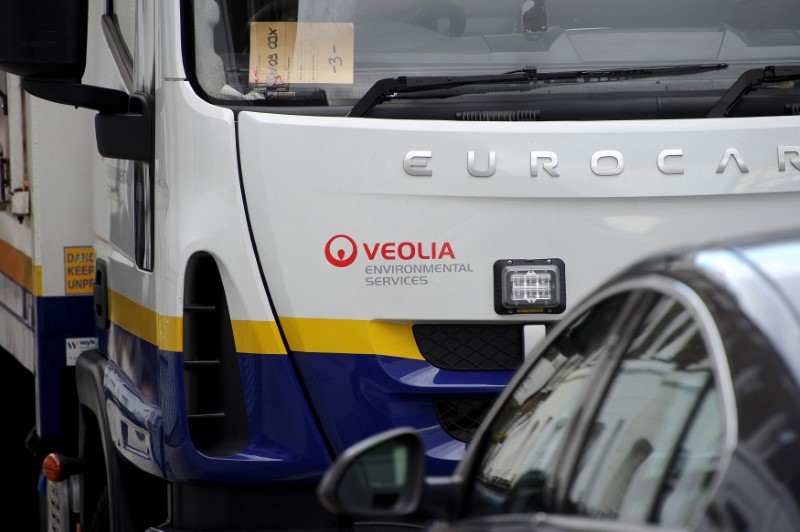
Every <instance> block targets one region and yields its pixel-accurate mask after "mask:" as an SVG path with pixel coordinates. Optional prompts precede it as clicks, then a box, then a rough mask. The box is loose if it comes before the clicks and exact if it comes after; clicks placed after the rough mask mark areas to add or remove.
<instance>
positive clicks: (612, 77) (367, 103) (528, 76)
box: [347, 63, 728, 117]
mask: <svg viewBox="0 0 800 532" xmlns="http://www.w3.org/2000/svg"><path fill="white" fill-rule="evenodd" d="M724 68H728V65H727V63H709V64H699V65H670V66H662V67H646V68H617V69H605V70H568V71H564V72H538V71H537V70H536V69H535V68H533V67H527V68H522V69H519V70H512V71H510V72H505V73H503V74H484V75H478V76H400V77H398V78H385V79H381V80H379V81H377V82H376V83H375V84H374V85H373V86H372V87H370V89H369V90H368V91H367V92H366V93H365V94H364V96H363V97H362V98H361V99H360V100H358V102H357V103H356V104H355V105H354V106H353V108H352V109H351V110H350V112H349V113H348V114H347V116H358V117H364V116H367V115H368V114H369V113H370V112H371V111H372V109H374V108H375V106H376V105H379V104H381V103H383V102H385V101H388V100H391V99H393V98H395V96H397V95H398V94H405V93H410V92H425V91H434V90H442V89H452V88H455V87H463V86H465V85H495V84H513V83H537V82H545V83H549V82H584V83H588V82H597V81H617V80H622V79H632V78H645V77H650V76H674V75H679V74H693V73H698V72H707V71H710V70H722V69H724Z"/></svg>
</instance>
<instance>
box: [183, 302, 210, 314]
mask: <svg viewBox="0 0 800 532" xmlns="http://www.w3.org/2000/svg"><path fill="white" fill-rule="evenodd" d="M183 310H184V312H214V311H216V310H217V307H216V306H214V305H200V304H197V303H186V304H185V305H184V306H183Z"/></svg>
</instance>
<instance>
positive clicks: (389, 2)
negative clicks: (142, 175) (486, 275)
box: [185, 0, 800, 106]
mask: <svg viewBox="0 0 800 532" xmlns="http://www.w3.org/2000/svg"><path fill="white" fill-rule="evenodd" d="M191 5H192V11H191V15H192V16H191V17H185V20H187V25H188V27H187V34H188V35H191V36H193V40H192V41H188V42H193V46H194V54H193V56H192V60H193V62H194V64H193V68H191V69H190V70H191V71H193V72H194V74H195V81H196V85H197V86H198V87H199V89H200V90H201V91H202V92H203V93H205V95H206V96H207V97H210V98H212V99H215V100H222V101H223V102H224V101H226V100H227V101H238V102H250V103H253V104H256V105H272V106H275V105H284V106H285V105H289V106H293V105H294V106H299V105H302V106H314V105H321V106H336V105H342V106H352V105H354V104H355V102H357V101H358V100H359V99H360V98H361V97H362V96H363V95H364V94H365V92H366V91H367V90H368V89H369V88H370V87H371V86H372V85H373V84H374V83H375V82H376V81H377V80H380V79H383V78H394V77H399V76H441V75H445V76H447V75H457V76H463V75H476V74H480V75H486V74H500V73H504V72H509V71H512V70H517V69H521V68H526V67H535V68H536V69H537V70H538V71H539V72H555V71H564V70H575V69H582V70H585V69H609V68H631V67H634V68H646V67H657V66H667V65H687V64H688V65H692V64H704V63H725V64H727V65H728V66H729V67H728V68H726V69H723V70H717V71H710V72H699V73H686V74H683V75H679V76H670V77H669V78H666V77H663V79H662V78H660V77H659V76H658V75H656V76H654V77H652V78H645V79H636V80H624V81H613V82H609V83H571V84H570V83H567V84H563V83H560V84H558V85H555V86H554V85H553V84H552V83H549V84H548V83H539V84H536V83H534V84H529V85H528V86H525V87H516V86H515V87H509V86H506V85H495V86H493V87H492V89H491V90H492V91H494V93H495V94H494V96H495V97H496V96H497V92H498V91H499V92H513V91H517V92H519V91H529V92H535V91H539V92H546V93H547V94H553V93H561V94H567V95H568V94H573V93H580V94H586V93H597V92H615V93H618V92H620V91H624V92H627V93H655V92H659V91H661V92H664V91H672V92H675V91H678V92H681V91H698V90H705V91H709V90H716V91H724V90H725V89H726V88H728V87H729V86H731V85H732V84H733V82H734V81H735V80H736V78H737V77H738V76H739V75H740V74H741V73H742V72H743V71H744V70H747V69H751V68H762V67H765V66H768V65H780V64H787V63H791V62H792V61H796V58H798V57H800V33H799V32H798V30H800V3H798V2H795V1H793V0H671V1H669V2H667V1H663V0H661V1H655V0H547V1H545V0H493V1H487V0H272V1H270V0H193V2H192V3H191ZM189 21H191V22H189ZM665 80H666V82H665ZM485 89H486V88H485V87H484V90H482V91H481V93H482V94H483V95H484V98H486V97H489V96H488V94H489V92H490V91H488V90H485ZM461 90H463V88H462V89H461ZM468 92H469V93H471V94H475V93H476V92H478V91H477V89H476V88H470V90H469V91H468Z"/></svg>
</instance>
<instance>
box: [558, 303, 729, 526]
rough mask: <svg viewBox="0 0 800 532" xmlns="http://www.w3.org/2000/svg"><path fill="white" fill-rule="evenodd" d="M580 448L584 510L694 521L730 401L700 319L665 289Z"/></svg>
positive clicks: (577, 486) (573, 498) (578, 491)
mask: <svg viewBox="0 0 800 532" xmlns="http://www.w3.org/2000/svg"><path fill="white" fill-rule="evenodd" d="M590 426H591V430H590V431H589V436H588V438H587V439H586V441H585V443H584V445H583V449H582V451H581V453H580V458H579V461H578V465H577V469H576V471H575V473H574V475H573V482H572V484H571V486H570V488H569V501H568V508H570V509H571V510H572V511H574V512H575V513H578V514H581V515H586V516H591V517H596V518H604V519H618V520H620V521H625V522H634V523H663V524H669V525H676V526H680V525H685V524H687V523H688V521H689V520H690V518H691V517H692V515H693V513H694V510H695V509H696V507H697V505H698V504H700V503H701V501H702V500H703V495H704V494H705V493H706V492H707V490H708V487H709V484H710V482H711V480H712V478H713V476H714V472H715V468H716V465H717V463H718V461H719V457H720V454H721V451H722V448H723V425H722V407H721V404H720V399H719V397H718V393H717V391H716V389H715V385H714V375H713V370H712V365H711V361H710V357H709V354H708V351H707V349H706V347H705V344H704V342H703V339H702V336H701V334H700V328H699V324H698V322H697V321H696V320H695V319H694V317H693V315H692V313H691V312H690V311H689V310H688V309H687V308H686V307H684V306H683V305H682V304H681V303H679V302H678V301H676V300H675V299H672V298H670V297H667V296H660V297H659V298H658V299H657V300H656V301H655V303H654V304H653V306H652V307H651V308H650V309H649V311H648V312H647V314H646V317H645V319H644V321H642V323H641V324H640V325H639V326H638V330H637V331H636V333H635V334H634V337H633V340H632V341H631V343H630V345H629V347H628V348H627V350H626V352H625V354H624V356H623V358H622V360H621V362H620V364H619V367H618V368H617V370H616V372H615V375H614V377H613V378H612V380H611V382H610V384H609V388H608V392H607V394H606V396H605V397H604V399H603V401H602V403H601V405H600V407H599V409H598V413H597V415H596V417H595V419H594V421H593V422H592V423H591V424H590Z"/></svg>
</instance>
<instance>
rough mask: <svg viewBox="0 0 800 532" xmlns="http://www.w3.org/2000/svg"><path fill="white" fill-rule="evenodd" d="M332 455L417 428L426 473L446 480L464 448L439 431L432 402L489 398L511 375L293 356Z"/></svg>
mask: <svg viewBox="0 0 800 532" xmlns="http://www.w3.org/2000/svg"><path fill="white" fill-rule="evenodd" d="M292 355H293V356H294V357H295V360H296V361H297V363H298V366H299V368H300V372H301V374H302V376H303V379H304V381H305V383H306V386H307V388H308V392H309V394H310V396H311V399H312V401H313V403H314V407H315V408H316V411H317V414H318V416H319V418H320V422H321V423H322V426H323V428H324V430H325V432H326V434H327V436H328V439H329V441H330V442H331V445H332V446H333V450H334V451H335V452H336V453H337V454H339V453H341V452H343V451H344V450H345V449H347V447H349V446H350V445H352V444H354V443H356V442H358V441H360V440H362V439H364V438H366V437H368V436H371V435H373V434H376V433H378V432H381V431H384V430H388V429H391V428H395V427H414V428H416V429H417V430H418V431H419V432H420V434H421V435H422V438H423V440H424V442H425V448H426V451H427V455H428V472H429V474H432V475H446V474H449V473H451V472H452V470H453V468H454V467H455V464H456V462H457V461H458V460H459V459H461V457H462V456H463V454H464V450H465V448H466V444H465V443H464V442H461V441H459V440H456V439H454V438H452V437H450V436H449V435H448V434H447V433H446V432H445V431H444V430H443V429H442V427H441V425H440V424H439V421H438V419H437V416H436V412H435V410H434V405H433V403H434V400H435V399H437V398H446V397H460V396H463V397H475V396H477V395H484V394H485V395H487V396H494V395H496V394H497V393H499V392H500V391H501V390H502V388H503V387H504V386H505V384H506V383H507V382H508V379H509V378H510V376H511V372H506V371H497V372H484V371H469V372H467V371H451V370H442V369H438V368H435V367H433V366H431V365H430V364H428V363H427V362H425V361H421V360H411V359H403V358H395V357H385V356H376V355H343V354H324V353H293V354H292Z"/></svg>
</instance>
